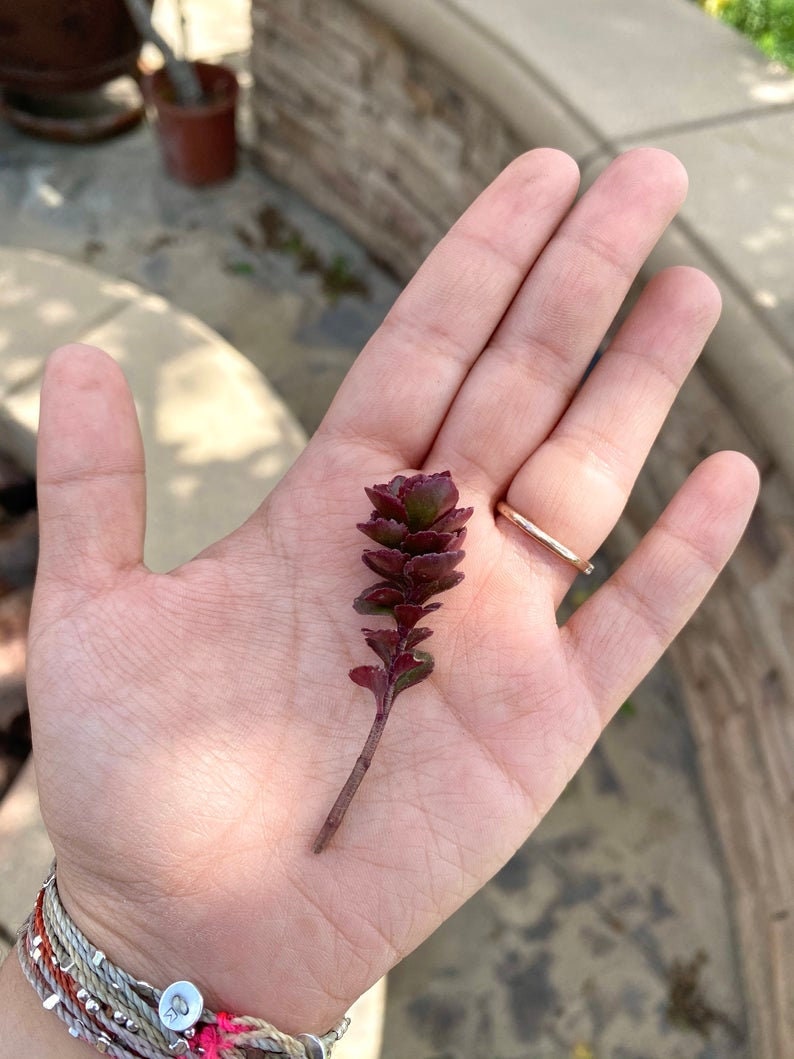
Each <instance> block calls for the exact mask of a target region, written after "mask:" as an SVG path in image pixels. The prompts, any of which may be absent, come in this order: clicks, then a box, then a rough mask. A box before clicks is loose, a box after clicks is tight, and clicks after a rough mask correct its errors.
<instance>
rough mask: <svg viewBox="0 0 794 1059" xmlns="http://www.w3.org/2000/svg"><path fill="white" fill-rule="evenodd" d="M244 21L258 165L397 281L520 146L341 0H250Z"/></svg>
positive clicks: (471, 100) (495, 119)
mask: <svg viewBox="0 0 794 1059" xmlns="http://www.w3.org/2000/svg"><path fill="white" fill-rule="evenodd" d="M252 19H253V27H254V34H253V46H252V54H251V64H252V71H253V76H254V85H255V88H254V113H255V118H256V122H257V134H256V151H257V153H258V156H259V158H260V160H261V162H262V164H263V166H264V167H265V168H266V169H267V171H268V172H269V173H271V174H273V175H274V176H276V177H277V178H278V179H281V180H283V181H284V182H285V183H287V184H289V185H290V187H294V188H296V189H297V190H299V191H300V192H301V194H303V195H304V196H305V197H306V198H307V199H309V201H311V202H312V203H313V204H314V205H316V206H318V207H319V208H320V209H322V210H324V211H326V212H327V213H329V214H331V215H332V216H333V217H334V218H336V219H337V220H339V221H340V222H341V223H342V224H343V225H344V226H345V227H346V228H347V229H348V230H349V231H350V232H351V234H353V235H355V236H356V237H357V238H358V239H360V240H361V241H362V242H363V243H364V244H365V245H366V246H367V248H368V249H369V250H370V251H371V253H372V254H373V256H375V257H376V258H377V259H379V260H382V261H384V262H386V263H387V264H388V265H389V267H390V268H391V269H393V270H394V271H396V272H397V273H398V274H399V275H400V276H402V277H403V278H408V277H409V276H410V275H412V274H413V272H414V271H415V270H416V268H417V267H418V265H419V264H420V263H421V262H422V260H423V259H424V257H425V256H426V255H427V252H428V251H429V250H430V249H431V247H432V246H434V245H435V243H436V242H438V240H439V239H440V238H441V236H442V235H443V234H444V233H445V231H446V230H447V229H448V228H449V226H450V225H451V224H452V223H453V221H455V219H456V218H457V217H458V216H460V214H461V213H462V212H463V210H464V209H465V208H466V207H467V206H468V205H469V203H470V202H471V201H472V200H473V199H474V198H475V197H476V195H477V194H478V193H479V192H480V191H481V190H482V188H484V187H485V186H486V185H487V184H488V183H490V181H491V180H492V179H493V178H494V177H495V176H496V175H497V173H499V172H500V170H501V169H503V168H504V166H505V165H506V164H507V163H508V162H509V161H510V160H511V159H512V158H514V157H515V156H516V155H517V154H519V153H520V152H521V150H523V149H524V147H526V146H530V145H526V144H522V143H520V142H519V139H518V137H517V136H516V135H514V134H513V133H511V131H510V130H509V129H508V128H507V126H506V124H505V122H504V121H503V119H501V118H500V117H499V116H498V115H497V113H496V112H495V111H494V110H493V109H492V108H490V107H489V106H488V105H487V104H485V103H483V102H481V101H480V100H479V99H478V97H477V96H476V95H475V94H474V93H473V92H472V90H471V88H469V87H468V86H466V85H465V84H463V82H462V81H460V79H458V78H456V77H455V76H453V75H452V74H450V73H447V72H445V70H444V69H443V68H442V67H441V66H440V65H439V64H438V62H437V60H434V59H431V58H427V57H425V56H424V55H422V54H421V53H419V52H418V51H416V50H415V49H412V48H408V47H407V46H406V45H405V44H404V43H403V42H402V41H401V39H400V38H399V37H398V36H397V35H396V34H395V33H394V32H392V31H391V30H389V29H388V28H386V27H385V26H384V25H383V23H381V22H379V21H378V20H376V19H375V18H374V17H373V16H371V15H369V14H367V13H366V12H365V11H363V10H362V9H359V8H358V7H356V6H355V5H354V4H351V3H349V2H347V0H253V3H252Z"/></svg>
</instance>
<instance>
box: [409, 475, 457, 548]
mask: <svg viewBox="0 0 794 1059" xmlns="http://www.w3.org/2000/svg"><path fill="white" fill-rule="evenodd" d="M458 496H459V494H458V490H457V487H456V486H455V483H454V482H453V481H452V478H451V477H450V476H449V473H448V472H444V473H442V474H431V475H424V474H418V475H415V476H414V477H413V478H409V479H408V480H407V481H406V482H405V484H404V485H403V487H402V499H403V503H404V504H405V512H406V515H407V516H408V528H409V529H410V530H411V532H412V533H414V532H416V531H417V530H421V529H425V528H427V527H429V526H432V525H433V523H434V522H436V521H437V520H438V519H439V518H441V517H442V516H444V515H446V514H447V513H448V512H449V511H451V510H452V509H453V508H454V507H455V504H456V503H457V500H458Z"/></svg>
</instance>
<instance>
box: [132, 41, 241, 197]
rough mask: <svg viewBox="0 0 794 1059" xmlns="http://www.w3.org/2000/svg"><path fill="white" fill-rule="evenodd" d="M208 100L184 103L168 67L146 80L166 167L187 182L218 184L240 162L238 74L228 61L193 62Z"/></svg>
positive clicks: (173, 175)
mask: <svg viewBox="0 0 794 1059" xmlns="http://www.w3.org/2000/svg"><path fill="white" fill-rule="evenodd" d="M194 66H195V67H196V72H197V73H198V77H199V81H200V82H201V87H202V88H203V90H204V94H205V96H206V101H205V102H204V103H200V104H197V105H191V106H187V107H184V106H180V105H179V104H178V103H176V101H175V100H174V93H173V89H172V87H171V83H170V81H169V80H168V75H167V73H166V71H165V69H164V68H163V69H160V70H157V71H156V72H155V73H154V74H152V75H151V77H150V78H149V80H148V85H147V96H148V98H149V101H150V102H151V103H152V105H153V106H154V108H155V110H156V111H157V126H158V135H159V139H160V146H161V148H162V152H163V160H164V162H165V167H166V169H167V171H168V172H169V173H170V174H171V176H172V177H174V179H175V180H179V181H180V182H181V183H183V184H194V185H201V184H215V183H217V182H218V181H220V180H226V179H228V178H229V177H230V176H231V175H232V174H233V173H234V170H235V168H236V165H237V135H236V129H235V115H236V109H237V92H238V85H237V76H236V74H235V73H234V71H233V70H230V69H229V68H228V67H227V66H220V65H213V64H210V63H203V62H197V63H194Z"/></svg>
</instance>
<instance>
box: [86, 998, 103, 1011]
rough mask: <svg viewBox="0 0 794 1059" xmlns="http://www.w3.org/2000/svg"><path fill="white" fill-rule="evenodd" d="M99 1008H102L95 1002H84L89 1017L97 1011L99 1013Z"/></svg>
mask: <svg viewBox="0 0 794 1059" xmlns="http://www.w3.org/2000/svg"><path fill="white" fill-rule="evenodd" d="M101 1007H102V1005H101V1004H100V1003H99V1002H98V1001H96V1000H93V999H91V1000H88V1001H86V1005H85V1009H86V1011H87V1012H89V1014H91V1015H93V1014H95V1013H96V1012H97V1011H99V1009H100V1008H101Z"/></svg>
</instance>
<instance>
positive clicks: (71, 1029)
mask: <svg viewBox="0 0 794 1059" xmlns="http://www.w3.org/2000/svg"><path fill="white" fill-rule="evenodd" d="M69 1036H70V1037H78V1038H79V1036H80V1031H79V1030H76V1029H75V1028H74V1026H70V1027H69Z"/></svg>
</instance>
